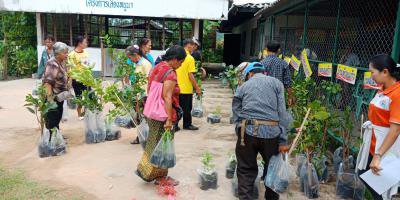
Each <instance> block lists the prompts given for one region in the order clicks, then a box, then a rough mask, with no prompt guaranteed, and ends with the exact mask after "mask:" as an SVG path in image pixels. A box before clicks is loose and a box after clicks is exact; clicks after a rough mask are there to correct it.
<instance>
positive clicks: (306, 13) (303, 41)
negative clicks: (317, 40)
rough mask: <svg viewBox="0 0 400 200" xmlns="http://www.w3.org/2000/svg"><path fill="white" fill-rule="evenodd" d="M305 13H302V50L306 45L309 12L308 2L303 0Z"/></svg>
mask: <svg viewBox="0 0 400 200" xmlns="http://www.w3.org/2000/svg"><path fill="white" fill-rule="evenodd" d="M304 2H305V11H304V28H303V38H302V44H301V45H302V46H303V48H305V47H306V43H307V33H308V12H309V8H308V0H305V1H304Z"/></svg>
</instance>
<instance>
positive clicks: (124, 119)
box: [115, 110, 138, 129]
mask: <svg viewBox="0 0 400 200" xmlns="http://www.w3.org/2000/svg"><path fill="white" fill-rule="evenodd" d="M137 116H138V115H137V113H136V112H135V111H133V110H132V111H131V113H130V114H129V113H128V114H126V115H124V116H117V117H116V118H115V124H117V126H119V127H122V128H128V129H129V128H135V127H136V126H135V123H134V122H133V120H132V118H133V119H136V118H137Z"/></svg>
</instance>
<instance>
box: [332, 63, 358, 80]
mask: <svg viewBox="0 0 400 200" xmlns="http://www.w3.org/2000/svg"><path fill="white" fill-rule="evenodd" d="M336 78H337V79H339V80H342V81H344V82H346V83H350V84H353V85H354V84H355V83H356V78H357V68H353V67H349V66H346V65H340V64H339V65H338V68H337V72H336Z"/></svg>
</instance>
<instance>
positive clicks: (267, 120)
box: [232, 62, 291, 200]
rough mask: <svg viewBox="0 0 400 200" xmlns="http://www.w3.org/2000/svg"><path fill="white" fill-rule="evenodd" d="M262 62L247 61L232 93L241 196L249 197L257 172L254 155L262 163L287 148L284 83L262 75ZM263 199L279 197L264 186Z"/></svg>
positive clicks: (241, 198) (266, 164) (249, 199)
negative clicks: (240, 79) (239, 84)
mask: <svg viewBox="0 0 400 200" xmlns="http://www.w3.org/2000/svg"><path fill="white" fill-rule="evenodd" d="M264 72H265V70H264V66H263V65H262V64H261V63H258V62H254V63H250V64H249V65H248V66H247V67H246V68H245V69H244V75H245V80H246V82H244V83H243V84H242V85H241V86H239V87H238V88H237V90H236V93H235V95H234V97H233V102H232V110H233V119H234V121H235V123H236V134H237V136H238V141H237V143H236V157H237V161H238V165H237V177H238V193H239V199H240V200H251V199H253V198H252V194H253V187H254V181H255V180H256V178H257V175H258V166H257V155H258V154H259V153H260V154H261V156H262V158H263V160H264V162H265V166H268V163H269V160H270V158H271V157H272V156H273V155H276V154H278V153H279V152H281V153H284V152H287V151H288V146H287V144H286V142H287V135H286V131H285V129H286V128H288V126H289V123H290V121H291V120H290V117H289V115H288V113H287V112H286V105H285V96H284V86H283V84H282V83H281V82H280V81H279V80H278V79H276V78H273V77H270V76H266V75H264ZM265 199H268V200H271V199H272V200H275V199H279V195H278V194H277V193H275V192H274V191H273V190H271V189H270V188H267V187H266V191H265Z"/></svg>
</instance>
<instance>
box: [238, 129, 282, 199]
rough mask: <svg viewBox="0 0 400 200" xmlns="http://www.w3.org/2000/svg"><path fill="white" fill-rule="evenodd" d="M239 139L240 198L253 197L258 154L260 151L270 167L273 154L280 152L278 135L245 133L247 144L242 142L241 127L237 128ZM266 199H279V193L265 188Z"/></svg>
mask: <svg viewBox="0 0 400 200" xmlns="http://www.w3.org/2000/svg"><path fill="white" fill-rule="evenodd" d="M236 134H237V135H238V141H237V142H236V158H237V161H238V164H237V177H238V187H239V188H238V192H239V199H240V200H252V199H253V197H252V196H253V195H252V194H253V187H254V181H255V180H256V178H257V175H258V166H257V155H258V154H259V153H260V154H261V156H262V158H263V160H264V162H265V163H266V164H265V165H266V166H267V168H268V163H269V160H270V158H271V157H272V156H273V155H276V154H278V153H279V144H278V139H279V138H278V137H277V138H273V139H263V138H256V137H253V136H250V135H247V134H245V136H244V143H245V146H242V145H241V144H240V140H241V137H240V128H238V129H237V130H236ZM265 199H267V200H276V199H279V194H277V193H275V192H274V191H273V190H271V189H270V188H268V187H266V188H265Z"/></svg>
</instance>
